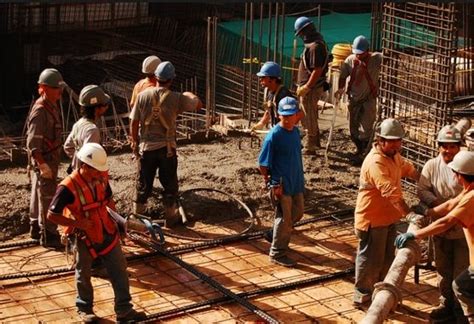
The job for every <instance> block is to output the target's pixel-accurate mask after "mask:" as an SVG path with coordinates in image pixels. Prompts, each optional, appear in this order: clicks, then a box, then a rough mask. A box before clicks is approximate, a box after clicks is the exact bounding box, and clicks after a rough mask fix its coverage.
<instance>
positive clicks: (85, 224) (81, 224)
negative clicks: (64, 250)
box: [74, 218, 94, 231]
mask: <svg viewBox="0 0 474 324" xmlns="http://www.w3.org/2000/svg"><path fill="white" fill-rule="evenodd" d="M74 227H77V228H78V229H80V230H83V231H89V230H92V229H94V222H93V221H91V220H90V219H87V218H80V219H76V224H75V225H74Z"/></svg>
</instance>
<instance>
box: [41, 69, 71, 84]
mask: <svg viewBox="0 0 474 324" xmlns="http://www.w3.org/2000/svg"><path fill="white" fill-rule="evenodd" d="M38 84H44V85H47V86H49V87H52V88H60V87H63V86H64V85H65V83H64V80H63V76H62V75H61V73H59V71H58V70H56V69H44V70H43V72H41V74H40V75H39V78H38Z"/></svg>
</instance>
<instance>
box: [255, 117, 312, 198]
mask: <svg viewBox="0 0 474 324" xmlns="http://www.w3.org/2000/svg"><path fill="white" fill-rule="evenodd" d="M258 163H259V165H261V166H264V167H267V168H268V169H269V171H270V176H271V183H272V184H278V183H280V179H282V180H283V193H284V194H285V195H295V194H297V193H302V192H303V191H304V174H303V160H302V158H301V138H300V131H299V130H298V128H297V127H294V128H293V130H291V131H288V130H286V129H284V128H283V127H281V126H280V124H277V125H275V127H273V128H272V129H270V132H268V134H267V136H266V137H265V140H264V141H263V144H262V150H261V152H260V155H259V157H258Z"/></svg>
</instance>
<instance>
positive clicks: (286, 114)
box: [278, 108, 298, 116]
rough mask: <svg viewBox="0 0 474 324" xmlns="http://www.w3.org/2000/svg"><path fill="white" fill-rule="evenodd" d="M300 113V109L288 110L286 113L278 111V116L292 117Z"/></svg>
mask: <svg viewBox="0 0 474 324" xmlns="http://www.w3.org/2000/svg"><path fill="white" fill-rule="evenodd" d="M297 112H298V109H296V108H295V109H288V110H285V111H282V112H280V111H278V115H280V116H291V115H295V114H296V113H297Z"/></svg>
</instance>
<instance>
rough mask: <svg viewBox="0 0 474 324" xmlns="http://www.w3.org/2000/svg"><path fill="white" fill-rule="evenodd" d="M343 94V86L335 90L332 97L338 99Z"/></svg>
mask: <svg viewBox="0 0 474 324" xmlns="http://www.w3.org/2000/svg"><path fill="white" fill-rule="evenodd" d="M343 94H344V88H340V89H337V91H336V92H335V93H334V97H335V98H336V99H337V100H340V99H341V97H342V95H343Z"/></svg>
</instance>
